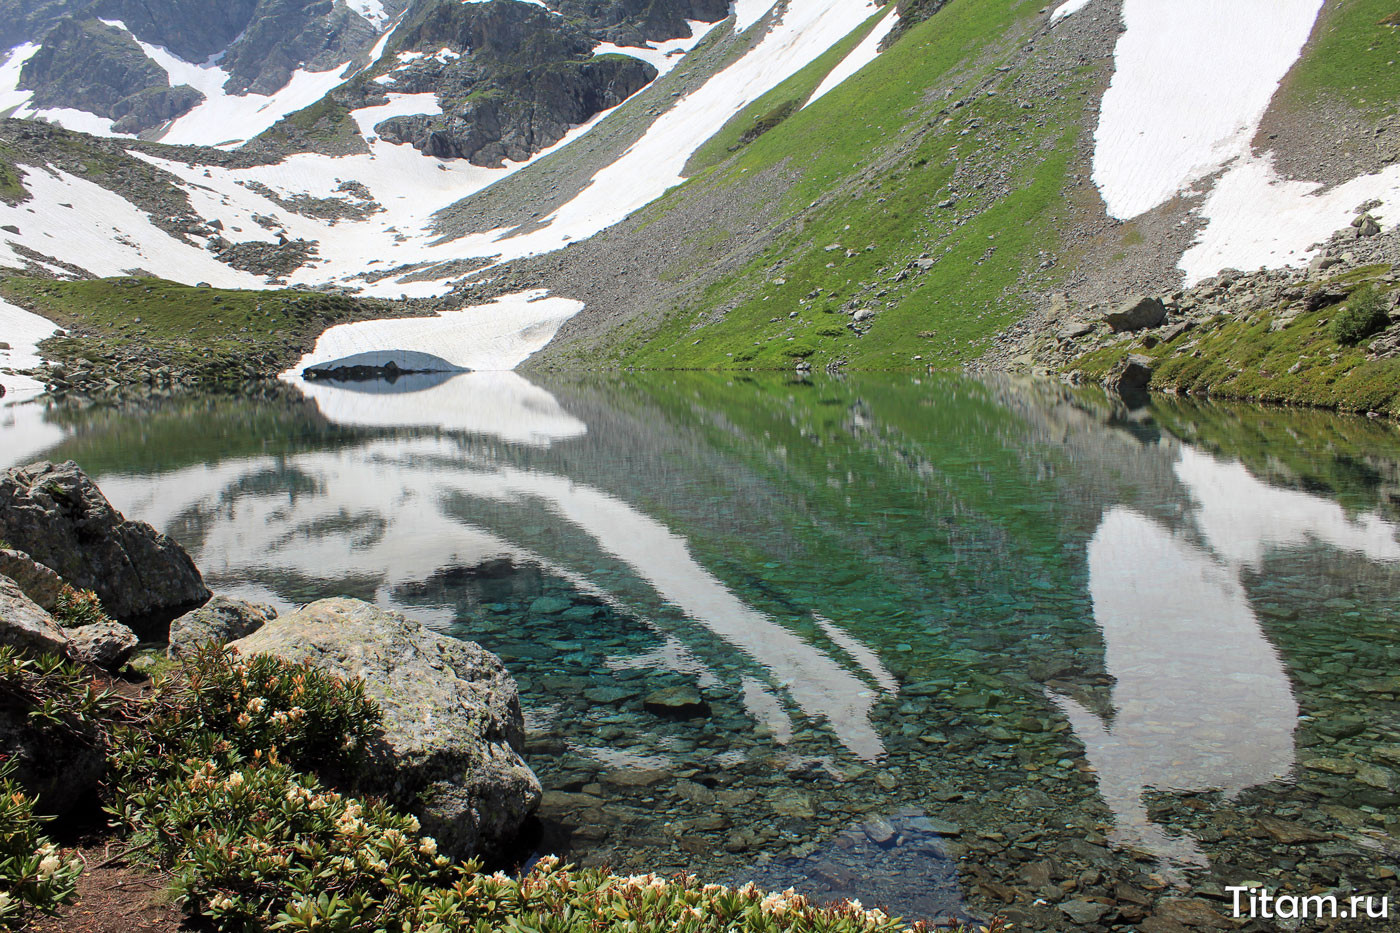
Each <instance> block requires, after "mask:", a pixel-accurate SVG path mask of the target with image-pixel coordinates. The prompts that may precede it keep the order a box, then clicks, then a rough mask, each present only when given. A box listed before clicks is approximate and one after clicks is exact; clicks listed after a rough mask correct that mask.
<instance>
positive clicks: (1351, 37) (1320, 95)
mask: <svg viewBox="0 0 1400 933" xmlns="http://www.w3.org/2000/svg"><path fill="white" fill-rule="evenodd" d="M1327 98H1332V99H1334V100H1340V101H1343V102H1346V103H1348V104H1350V105H1352V106H1353V107H1356V108H1357V109H1359V110H1361V111H1363V112H1365V113H1369V114H1371V115H1373V116H1381V115H1385V114H1392V113H1395V112H1396V108H1397V106H1400V8H1397V7H1396V5H1395V2H1394V0H1330V2H1329V3H1328V4H1327V5H1326V7H1324V8H1323V11H1322V13H1321V15H1320V16H1319V19H1318V23H1317V26H1316V27H1315V28H1314V30H1313V35H1312V39H1311V41H1310V43H1309V45H1308V47H1307V49H1306V50H1305V51H1304V55H1303V57H1302V59H1301V60H1300V61H1299V62H1298V64H1297V66H1295V67H1294V69H1293V70H1292V72H1290V73H1289V76H1288V79H1287V80H1286V81H1285V82H1284V83H1283V86H1282V88H1280V92H1279V96H1278V98H1277V103H1278V104H1280V105H1282V106H1285V107H1290V108H1305V107H1308V106H1312V105H1315V104H1317V103H1318V102H1319V101H1321V100H1324V99H1327Z"/></svg>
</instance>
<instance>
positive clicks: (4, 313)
mask: <svg viewBox="0 0 1400 933" xmlns="http://www.w3.org/2000/svg"><path fill="white" fill-rule="evenodd" d="M56 330H58V326H57V325H56V324H54V323H53V322H52V321H50V320H47V319H45V318H42V317H40V316H39V315H37V314H34V313H32V312H30V311H26V310H24V309H23V308H17V307H15V306H14V305H12V304H9V303H8V302H6V301H3V300H0V336H2V337H3V342H4V343H7V344H9V345H10V348H9V349H8V350H6V349H3V348H0V388H3V389H4V393H3V398H4V399H5V401H6V402H13V401H14V400H15V399H16V397H19V398H29V397H32V396H34V395H37V394H38V393H40V392H42V391H43V390H44V386H43V384H42V383H40V382H39V381H38V380H36V379H31V378H30V377H28V376H19V375H15V374H13V373H11V372H9V370H12V369H32V368H33V367H35V366H38V365H39V364H40V363H41V362H43V361H42V359H41V358H40V357H39V350H38V347H37V346H36V345H37V344H38V343H39V341H40V340H43V339H44V338H45V337H48V336H51V335H52V334H53V333H54V331H56Z"/></svg>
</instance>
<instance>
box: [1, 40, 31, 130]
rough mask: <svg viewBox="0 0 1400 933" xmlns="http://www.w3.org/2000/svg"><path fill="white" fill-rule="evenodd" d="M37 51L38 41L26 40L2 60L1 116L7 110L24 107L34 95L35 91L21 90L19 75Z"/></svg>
mask: <svg viewBox="0 0 1400 933" xmlns="http://www.w3.org/2000/svg"><path fill="white" fill-rule="evenodd" d="M37 51H39V45H38V43H35V42H26V43H24V44H23V45H17V46H15V47H14V48H12V49H10V51H9V52H7V53H6V55H5V60H4V61H3V62H0V116H3V115H5V113H6V111H10V110H15V109H16V108H20V107H23V106H24V105H25V104H27V103H29V99H30V98H31V97H33V96H34V92H33V91H22V90H20V87H19V75H20V72H21V71H23V70H24V64H25V62H27V61H29V60H30V59H31V58H33V57H34V53H35V52H37Z"/></svg>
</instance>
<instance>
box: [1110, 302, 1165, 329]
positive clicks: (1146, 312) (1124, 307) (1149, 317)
mask: <svg viewBox="0 0 1400 933" xmlns="http://www.w3.org/2000/svg"><path fill="white" fill-rule="evenodd" d="M1103 319H1104V323H1106V324H1107V325H1108V326H1109V327H1110V328H1112V329H1113V330H1115V331H1131V330H1142V329H1144V328H1147V327H1156V326H1157V325H1159V324H1161V323H1162V322H1163V321H1165V320H1166V319H1167V308H1166V306H1165V305H1163V304H1162V301H1161V299H1159V298H1149V297H1147V296H1146V295H1138V296H1137V297H1135V298H1129V299H1128V300H1127V301H1125V302H1123V304H1121V305H1119V306H1118V308H1117V310H1114V311H1110V312H1108V313H1107V314H1105V315H1104V316H1103Z"/></svg>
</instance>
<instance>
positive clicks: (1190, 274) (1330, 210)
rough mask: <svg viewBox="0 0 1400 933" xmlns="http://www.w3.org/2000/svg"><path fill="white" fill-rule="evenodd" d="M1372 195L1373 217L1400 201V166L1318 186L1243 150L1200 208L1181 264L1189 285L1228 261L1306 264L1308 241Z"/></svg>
mask: <svg viewBox="0 0 1400 933" xmlns="http://www.w3.org/2000/svg"><path fill="white" fill-rule="evenodd" d="M1371 200H1378V201H1380V202H1381V203H1382V207H1380V208H1377V209H1375V210H1373V211H1371V214H1372V216H1374V217H1376V218H1377V219H1384V218H1385V217H1386V216H1387V209H1389V210H1394V209H1395V208H1396V207H1400V165H1391V166H1387V167H1386V169H1385V170H1384V171H1382V172H1379V173H1377V174H1374V175H1363V176H1361V177H1359V178H1354V179H1352V180H1351V181H1349V182H1346V183H1345V184H1341V185H1336V186H1334V187H1331V188H1327V189H1325V190H1323V186H1322V185H1321V184H1319V183H1317V182H1313V181H1291V180H1286V179H1281V178H1279V176H1278V174H1277V173H1276V172H1275V171H1274V164H1273V158H1272V156H1271V155H1270V154H1268V153H1265V154H1264V155H1262V156H1257V155H1249V156H1245V157H1243V158H1240V159H1238V160H1236V161H1235V162H1234V163H1233V164H1232V165H1231V166H1230V168H1229V169H1228V170H1227V171H1226V172H1225V174H1224V175H1223V176H1221V178H1220V180H1219V181H1218V182H1216V184H1215V188H1214V189H1213V190H1212V191H1211V193H1210V195H1209V197H1207V198H1206V201H1205V204H1204V205H1202V207H1201V210H1200V214H1201V217H1202V218H1204V219H1205V221H1206V226H1205V228H1204V229H1203V230H1202V231H1201V232H1200V234H1199V235H1198V236H1197V238H1196V241H1195V243H1193V244H1192V246H1191V247H1190V249H1188V250H1187V251H1186V252H1185V253H1184V254H1183V255H1182V257H1181V262H1180V267H1181V269H1182V270H1183V271H1184V272H1185V273H1186V281H1187V284H1188V285H1194V284H1195V283H1197V282H1199V281H1201V280H1202V279H1205V278H1209V277H1210V276H1212V275H1215V274H1216V273H1217V272H1219V271H1220V270H1221V269H1226V268H1235V269H1257V268H1261V267H1267V268H1270V269H1277V268H1283V267H1287V266H1303V265H1306V264H1307V262H1308V259H1309V258H1310V257H1311V255H1312V253H1313V251H1312V249H1311V247H1312V246H1313V245H1315V244H1317V243H1319V242H1322V241H1324V240H1326V239H1327V238H1328V237H1330V236H1331V235H1332V234H1333V233H1334V232H1336V231H1337V230H1340V229H1342V228H1344V227H1346V226H1347V225H1349V224H1350V223H1351V221H1352V219H1353V218H1354V217H1355V216H1356V208H1357V206H1359V205H1360V204H1363V203H1365V202H1367V201H1371Z"/></svg>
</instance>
